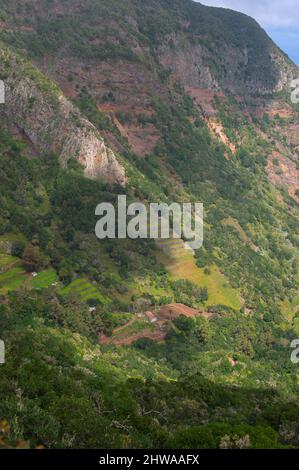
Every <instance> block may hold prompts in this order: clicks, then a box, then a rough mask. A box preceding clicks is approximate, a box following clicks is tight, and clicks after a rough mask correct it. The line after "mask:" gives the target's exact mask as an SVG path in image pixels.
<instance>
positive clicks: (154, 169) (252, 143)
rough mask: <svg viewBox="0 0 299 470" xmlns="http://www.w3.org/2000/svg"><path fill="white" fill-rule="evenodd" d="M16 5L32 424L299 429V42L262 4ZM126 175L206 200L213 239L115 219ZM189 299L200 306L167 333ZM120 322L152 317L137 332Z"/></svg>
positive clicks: (12, 229) (23, 342)
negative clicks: (107, 210) (197, 245)
mask: <svg viewBox="0 0 299 470" xmlns="http://www.w3.org/2000/svg"><path fill="white" fill-rule="evenodd" d="M0 18H1V31H0V38H1V41H2V43H0V58H1V61H0V78H1V79H3V80H4V82H5V84H6V87H7V90H6V91H7V102H6V104H5V105H4V106H3V107H1V108H0V112H1V145H0V159H1V170H0V181H1V186H0V203H1V212H0V221H1V233H0V293H1V305H0V327H1V330H0V331H1V334H0V337H1V335H3V338H4V339H5V341H6V344H7V351H8V354H7V364H6V365H5V366H4V368H3V372H4V373H3V375H1V378H0V387H1V393H3V396H7V397H8V399H7V400H6V401H5V402H2V403H1V405H0V418H1V415H2V416H3V417H4V418H6V419H8V420H9V422H10V423H11V435H10V439H11V441H12V442H13V443H14V442H15V440H18V439H26V440H27V439H28V440H29V441H30V442H31V445H33V446H34V445H38V444H39V443H42V444H43V445H45V446H46V447H76V446H82V447H92V446H100V447H117V446H121V447H136V446H137V447H182V446H183V447H187V448H188V447H221V446H225V445H230V446H236V445H239V446H242V445H247V446H249V447H267V446H269V447H280V446H298V445H299V438H298V435H299V434H298V423H297V416H298V405H297V404H296V397H297V394H298V378H297V370H296V367H295V366H294V365H293V364H292V363H291V361H290V348H289V345H290V342H291V340H292V339H293V338H294V337H295V336H296V335H298V332H299V322H298V266H299V264H298V260H299V251H298V245H299V235H298V228H299V227H298V142H297V138H296V135H297V132H298V122H299V114H298V113H299V109H298V107H296V106H295V105H293V104H292V103H291V101H290V97H289V94H290V93H289V83H290V81H291V80H292V78H293V77H296V73H297V70H296V67H295V66H294V64H292V62H291V61H290V60H289V59H288V57H287V56H286V55H285V54H284V53H283V52H282V51H280V50H279V49H278V48H277V47H276V46H275V45H274V44H273V42H272V41H271V40H270V39H269V38H268V37H267V35H266V33H265V32H264V31H263V30H262V29H261V28H260V27H259V26H258V25H257V23H256V22H255V21H254V20H252V19H251V18H249V17H247V16H245V15H241V14H239V13H235V12H232V11H229V10H223V9H215V8H209V7H205V6H202V5H200V4H198V3H193V2H192V1H190V0H172V1H170V0H149V1H146V2H144V1H141V0H109V1H108V0H101V1H97V0H86V1H85V2H80V1H77V0H65V1H56V0H39V1H33V0H26V2H24V1H16V0H12V1H8V0H1V1H0ZM110 149H111V150H110ZM59 163H60V165H59ZM84 176H88V177H89V178H88V179H86V178H85V177H84ZM119 193H121V194H126V195H127V197H128V200H129V201H132V200H142V201H143V202H145V203H149V202H157V201H165V202H173V201H176V202H184V201H202V202H203V203H204V206H205V219H204V220H205V239H204V245H203V248H201V249H200V250H197V251H196V252H195V256H192V255H190V254H188V255H187V256H186V255H185V254H182V252H181V250H180V245H181V244H182V242H181V241H179V242H178V244H176V245H174V244H173V243H171V246H170V249H169V250H165V249H163V243H161V242H158V243H157V244H155V243H154V242H151V241H148V240H135V241H134V240H129V239H128V240H103V241H98V240H97V239H96V237H95V235H94V226H95V223H96V218H95V215H94V211H95V207H96V205H97V204H98V203H99V202H102V201H107V202H112V203H115V202H116V197H117V194H119ZM164 248H165V247H164ZM36 274H37V275H36ZM173 303H178V304H184V305H186V306H189V307H192V308H194V309H195V310H196V311H198V312H199V313H201V314H200V315H198V316H196V318H191V319H190V318H184V317H183V318H178V319H174V320H170V321H169V322H167V324H166V325H164V324H163V334H162V335H161V332H158V333H160V334H156V333H157V331H156V329H155V328H156V327H155V325H153V324H152V323H151V321H150V318H152V317H153V316H154V313H155V312H156V311H159V310H160V308H161V306H163V305H165V304H173ZM146 312H147V315H146ZM149 312H150V313H151V315H149ZM120 327H121V330H119V328H120ZM157 328H158V327H157ZM119 331H121V332H122V339H123V338H124V341H123V342H122V344H129V342H128V341H127V342H126V339H127V338H131V337H136V338H139V339H138V341H137V342H136V343H135V344H132V345H131V346H127V347H121V348H116V347H114V343H115V344H117V333H118V332H119ZM146 332H150V334H148V337H147V338H144V337H143V336H146ZM99 335H100V337H104V338H107V336H110V337H111V338H110V339H109V340H107V341H106V343H105V344H103V345H100V346H99V345H98V336H99ZM151 337H152V338H154V339H159V338H160V339H161V338H162V340H163V341H158V342H157V341H154V340H151V339H150V338H151ZM1 367H2V366H1ZM1 372H2V370H1ZM248 397H250V400H248ZM73 410H77V411H76V413H74V412H73ZM234 436H238V440H237V441H238V443H239V444H236V443H235V441H234V439H235V437H234ZM227 443H228V444H227ZM242 443H243V444H242ZM246 443H247V444H246Z"/></svg>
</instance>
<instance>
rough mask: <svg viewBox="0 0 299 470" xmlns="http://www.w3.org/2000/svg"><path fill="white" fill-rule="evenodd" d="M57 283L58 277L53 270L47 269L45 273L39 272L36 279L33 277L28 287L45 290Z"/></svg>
mask: <svg viewBox="0 0 299 470" xmlns="http://www.w3.org/2000/svg"><path fill="white" fill-rule="evenodd" d="M56 283H58V276H57V274H56V272H55V271H54V269H48V270H47V271H41V272H40V273H38V274H37V276H36V277H33V278H32V280H31V281H30V285H31V286H32V287H33V288H34V289H45V288H47V287H50V286H52V285H53V284H56Z"/></svg>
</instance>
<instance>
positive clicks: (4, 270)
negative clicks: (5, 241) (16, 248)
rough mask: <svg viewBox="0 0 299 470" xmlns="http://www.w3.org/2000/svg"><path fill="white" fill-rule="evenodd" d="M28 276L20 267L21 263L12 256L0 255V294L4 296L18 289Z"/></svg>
mask: <svg viewBox="0 0 299 470" xmlns="http://www.w3.org/2000/svg"><path fill="white" fill-rule="evenodd" d="M27 278H28V276H27V274H26V273H25V272H24V268H22V266H21V261H20V259H18V258H15V257H14V256H10V255H6V254H2V253H0V293H1V294H6V293H7V292H9V291H12V290H15V289H17V288H18V287H20V286H21V285H22V284H23V283H24V282H25V281H26V280H27Z"/></svg>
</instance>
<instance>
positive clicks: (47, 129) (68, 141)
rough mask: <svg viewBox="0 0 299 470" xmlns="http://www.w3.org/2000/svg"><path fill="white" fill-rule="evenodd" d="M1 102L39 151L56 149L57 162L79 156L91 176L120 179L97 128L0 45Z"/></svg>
mask: <svg viewBox="0 0 299 470" xmlns="http://www.w3.org/2000/svg"><path fill="white" fill-rule="evenodd" d="M0 72H1V74H2V75H3V76H4V77H5V89H6V102H5V105H4V106H3V108H2V109H1V112H2V113H3V114H4V116H5V117H7V118H8V120H9V121H10V123H13V124H14V125H15V126H16V127H17V128H18V129H20V130H21V131H22V132H23V133H24V134H25V135H26V137H27V138H29V140H30V141H31V142H32V144H33V146H34V147H35V148H36V150H38V151H39V152H43V153H48V154H49V153H55V154H57V155H58V156H59V160H60V162H61V165H62V166H65V165H66V164H67V162H68V161H69V160H70V159H71V158H75V159H76V160H78V161H79V162H80V163H81V164H82V165H83V167H84V173H85V175H86V176H87V177H88V178H91V179H102V180H105V181H107V182H111V183H119V184H121V185H124V184H125V182H126V177H125V170H124V168H123V166H122V165H121V164H120V163H119V161H118V160H117V158H116V156H115V154H114V153H113V152H112V150H111V149H109V148H108V147H107V146H106V145H105V143H104V140H103V138H102V137H101V135H100V134H99V132H98V131H97V129H96V128H95V126H94V125H93V124H91V123H90V122H89V121H88V120H87V119H86V118H85V117H83V116H82V114H81V113H80V112H79V110H78V109H77V108H76V107H75V106H74V105H73V104H72V103H71V102H70V101H69V100H67V99H66V98H65V97H64V95H63V94H62V92H61V91H60V89H59V88H58V87H56V86H55V85H54V84H53V83H52V82H51V81H50V80H48V79H47V78H46V77H45V76H43V75H42V74H41V73H40V72H39V71H38V70H37V69H35V68H34V67H32V66H31V65H29V64H28V63H27V62H26V61H24V60H23V59H21V58H19V57H18V56H16V55H15V54H13V53H12V52H11V51H10V50H9V49H7V48H6V47H1V51H0Z"/></svg>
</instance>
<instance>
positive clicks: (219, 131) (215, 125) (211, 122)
mask: <svg viewBox="0 0 299 470" xmlns="http://www.w3.org/2000/svg"><path fill="white" fill-rule="evenodd" d="M207 124H208V127H209V129H210V130H211V131H212V132H213V134H214V135H215V136H216V137H217V138H218V139H219V140H220V141H221V142H222V143H223V144H224V145H225V146H226V147H227V148H229V149H230V151H231V152H232V154H233V155H235V154H236V146H235V144H233V143H232V142H231V141H230V140H229V138H228V137H227V135H226V134H225V131H224V128H223V125H222V124H221V122H219V121H216V120H215V119H207ZM226 158H227V159H228V155H227V154H226Z"/></svg>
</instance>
